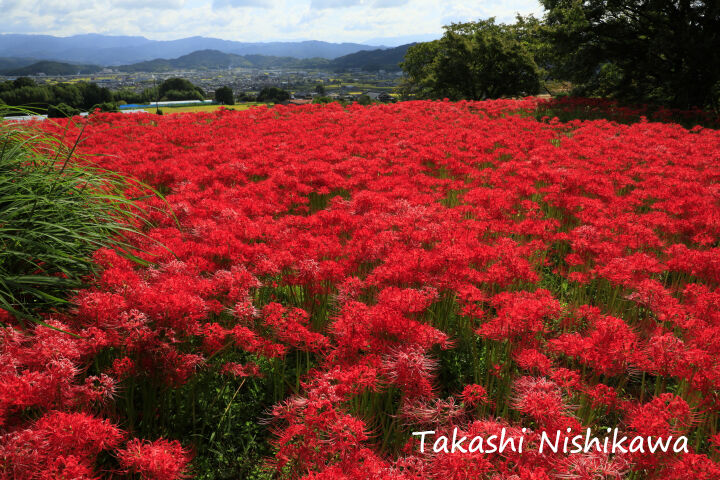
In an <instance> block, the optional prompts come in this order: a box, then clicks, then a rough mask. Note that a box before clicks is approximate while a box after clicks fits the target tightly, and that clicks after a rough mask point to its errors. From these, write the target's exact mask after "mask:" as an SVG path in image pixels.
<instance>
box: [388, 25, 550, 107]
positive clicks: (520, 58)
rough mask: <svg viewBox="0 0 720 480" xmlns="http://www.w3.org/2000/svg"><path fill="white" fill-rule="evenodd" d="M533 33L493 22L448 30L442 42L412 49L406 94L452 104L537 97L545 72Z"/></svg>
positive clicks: (406, 68)
mask: <svg viewBox="0 0 720 480" xmlns="http://www.w3.org/2000/svg"><path fill="white" fill-rule="evenodd" d="M528 25H532V21H530V22H529V23H528ZM528 31H529V28H526V27H525V26H521V27H518V26H511V25H505V24H498V23H495V20H494V19H493V18H491V19H489V20H481V21H478V22H468V23H454V24H451V25H449V26H446V27H445V34H444V35H443V37H442V38H441V39H439V40H435V41H433V42H426V43H419V44H416V45H413V46H412V47H410V48H409V49H408V53H407V55H406V56H405V60H404V61H403V63H402V67H403V70H404V71H405V73H406V75H407V78H406V81H405V82H404V86H403V88H404V91H405V93H406V94H411V95H416V96H420V97H427V98H444V97H447V98H450V99H451V100H459V99H474V100H477V99H482V98H498V97H502V96H510V95H530V94H534V93H537V92H538V91H539V89H540V69H539V67H538V66H537V64H536V63H535V60H534V57H533V54H532V49H531V48H530V47H529V43H530V40H531V37H530V36H529V35H528V34H527V32H528ZM520 33H525V34H526V35H525V36H524V37H523V36H522V35H520Z"/></svg>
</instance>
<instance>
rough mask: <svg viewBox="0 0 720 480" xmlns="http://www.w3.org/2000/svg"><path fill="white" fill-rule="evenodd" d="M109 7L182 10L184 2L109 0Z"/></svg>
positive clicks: (182, 0) (174, 0) (176, 0)
mask: <svg viewBox="0 0 720 480" xmlns="http://www.w3.org/2000/svg"><path fill="white" fill-rule="evenodd" d="M110 6H111V7H118V8H125V9H138V8H149V9H152V10H168V9H175V8H183V7H184V6H185V0H111V1H110Z"/></svg>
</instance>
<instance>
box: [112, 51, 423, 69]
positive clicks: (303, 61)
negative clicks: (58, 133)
mask: <svg viewBox="0 0 720 480" xmlns="http://www.w3.org/2000/svg"><path fill="white" fill-rule="evenodd" d="M409 47H410V45H402V46H400V47H396V48H389V49H385V50H382V49H376V50H363V51H360V52H355V53H351V54H349V55H343V56H342V57H338V58H336V59H334V60H328V59H325V58H319V57H316V58H293V57H275V56H267V55H235V54H233V53H224V52H221V51H218V50H199V51H197V52H192V53H190V54H188V55H183V56H181V57H178V58H175V59H170V60H167V59H164V58H158V59H155V60H148V61H146V62H139V63H135V64H131V65H120V66H118V67H117V69H118V70H120V71H123V72H167V71H171V70H185V69H194V70H199V69H219V68H232V67H248V68H281V67H282V68H300V69H305V68H319V69H325V70H335V71H338V70H340V71H342V70H349V69H360V70H367V71H376V70H387V71H393V70H399V69H400V67H399V65H398V64H399V63H400V62H401V61H402V60H403V57H404V56H405V53H406V52H407V49H408V48H409Z"/></svg>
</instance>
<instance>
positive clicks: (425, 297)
mask: <svg viewBox="0 0 720 480" xmlns="http://www.w3.org/2000/svg"><path fill="white" fill-rule="evenodd" d="M538 103H539V101H538V100H536V99H524V100H497V101H486V102H460V103H450V102H406V103H398V104H394V105H380V106H373V107H368V108H365V107H360V106H357V105H355V106H350V107H347V108H344V107H341V106H339V105H332V104H331V105H327V106H313V105H309V106H302V107H295V108H290V107H287V108H286V107H282V106H277V107H275V108H254V109H251V110H249V111H245V112H236V111H229V110H219V111H217V112H215V113H204V114H187V115H185V114H178V115H169V116H165V117H157V116H154V115H150V114H138V115H114V114H96V115H93V116H91V117H89V118H88V119H87V120H83V122H85V125H84V133H85V134H86V136H87V138H86V139H85V140H84V142H83V143H82V146H81V150H83V151H84V152H88V153H93V154H95V155H94V156H93V157H89V158H91V159H92V161H95V162H98V163H99V164H100V165H101V166H102V167H103V168H107V169H110V170H113V171H117V172H121V173H123V174H126V175H130V176H132V177H135V178H138V179H140V180H142V181H144V182H147V183H148V184H150V185H152V186H153V187H155V188H157V189H158V190H160V191H162V192H166V198H165V200H166V202H167V205H166V204H165V203H164V202H163V201H162V200H160V199H158V198H155V197H152V196H144V195H140V193H141V192H139V191H135V190H133V191H128V192H127V194H128V195H129V196H133V197H139V198H142V200H140V205H139V206H140V207H142V209H143V210H144V211H145V212H146V217H148V218H147V220H148V223H142V224H141V223H138V227H139V228H140V229H141V230H142V231H143V234H142V235H137V236H135V237H133V238H131V241H132V242H134V244H135V245H137V255H138V256H140V257H142V258H145V259H146V260H148V262H150V266H147V267H141V266H138V265H136V264H133V263H131V262H130V261H128V260H126V259H124V258H122V257H120V256H119V255H117V254H115V253H113V252H108V251H99V252H98V253H97V255H96V262H97V264H98V265H99V266H100V267H101V273H100V274H99V276H98V277H97V279H96V282H95V285H94V286H93V287H92V288H89V289H87V290H85V291H82V292H81V293H80V294H79V295H78V296H77V298H76V299H75V305H76V308H75V309H74V310H73V311H71V312H69V313H67V314H62V315H60V314H55V315H52V316H50V317H49V318H48V319H47V322H48V323H49V324H50V325H52V326H54V327H57V328H59V329H61V330H65V331H70V332H72V333H75V334H76V336H71V335H67V334H66V333H63V332H61V331H59V330H55V329H51V328H47V327H37V328H35V329H34V331H32V332H23V331H21V330H20V329H19V328H18V327H8V328H5V329H3V330H2V331H0V359H1V361H0V478H2V479H3V480H4V479H11V478H18V479H22V478H95V477H97V476H99V475H102V474H103V473H105V471H104V470H102V468H100V467H99V466H98V464H97V461H98V460H97V459H98V456H99V454H100V453H101V452H102V451H107V452H109V453H110V454H111V456H112V457H114V460H113V462H114V463H113V462H110V464H112V465H114V468H115V471H114V474H115V475H118V474H123V473H125V474H137V475H139V476H140V477H142V478H148V479H151V478H152V479H161V480H167V479H171V478H180V477H181V476H183V475H184V473H188V472H189V470H187V465H188V462H189V461H190V457H189V455H188V453H187V452H188V451H189V450H190V449H191V448H192V447H193V445H192V444H191V439H186V438H178V439H172V440H166V439H158V438H153V439H149V440H140V439H138V438H133V437H134V436H135V433H134V432H133V431H132V429H128V430H129V432H128V433H127V434H126V433H124V432H121V431H120V429H119V428H118V425H120V426H123V428H125V425H126V424H125V423H124V419H123V418H122V417H121V416H120V417H118V412H119V411H120V410H118V409H115V408H112V406H113V405H114V404H116V403H118V404H119V403H120V402H119V400H120V399H121V398H123V395H125V394H126V390H125V388H124V386H127V385H129V384H131V383H132V382H134V381H139V380H140V379H142V380H144V381H148V382H152V383H153V384H155V385H158V386H159V387H160V386H161V387H162V388H166V389H168V388H169V389H172V388H177V387H178V386H180V385H183V384H184V383H186V382H188V381H189V380H190V379H191V378H193V376H194V375H196V374H197V372H198V371H200V370H203V371H210V372H216V373H217V374H219V375H222V374H226V375H229V378H232V377H257V378H265V377H267V376H268V373H269V371H267V370H265V371H264V369H265V368H266V367H264V366H266V365H268V364H270V363H273V362H275V363H277V362H286V361H287V362H290V363H292V364H293V365H295V364H296V362H300V361H301V360H300V359H305V360H302V361H305V362H307V364H308V365H310V366H311V367H312V368H311V370H310V371H309V372H308V373H307V374H305V373H304V372H301V373H300V375H301V377H300V378H298V379H297V384H298V385H299V388H297V389H296V390H295V391H294V392H292V395H289V396H288V397H286V398H285V399H284V400H283V401H281V402H279V403H278V404H276V405H275V406H274V407H273V408H272V412H271V416H272V420H271V428H272V429H273V432H274V434H275V437H274V438H275V441H274V447H275V452H276V454H275V458H274V459H270V462H269V463H271V464H273V465H275V466H276V467H277V468H278V469H279V471H281V472H284V474H288V475H290V476H292V477H303V478H307V479H318V480H319V479H328V480H330V479H332V480H336V479H345V478H347V479H363V478H366V479H387V480H390V479H392V480H420V479H432V478H438V479H449V478H454V479H465V478H480V477H482V478H489V479H494V480H501V479H521V480H547V479H550V478H575V479H587V480H589V479H595V478H623V476H624V475H626V473H627V472H632V471H640V470H642V471H644V473H643V475H647V478H651V479H654V478H663V479H670V480H672V479H678V480H679V479H683V478H696V479H708V480H710V479H717V478H720V464H718V463H715V460H716V459H717V458H718V457H717V453H716V445H717V444H718V441H717V438H718V426H717V418H718V414H719V413H720V402H719V401H718V400H719V399H718V396H717V392H718V391H720V361H718V358H719V355H720V313H719V312H720V261H718V253H719V252H720V245H719V243H718V242H719V241H720V187H719V185H720V132H718V131H715V130H710V129H702V128H696V129H693V130H691V131H688V130H686V129H684V128H682V127H680V126H678V125H673V124H661V123H648V122H640V123H635V124H631V125H621V124H618V123H614V122H610V121H605V120H595V121H572V122H569V123H562V122H560V121H558V120H555V121H550V122H539V121H536V120H535V119H534V118H533V116H532V115H531V114H532V113H534V112H535V111H536V108H537V107H538ZM43 128H45V129H47V130H50V131H55V132H57V133H58V134H60V133H61V132H62V130H63V129H64V128H65V125H54V124H46V125H43ZM67 128H69V130H70V132H69V133H66V134H65V135H66V138H71V137H72V133H73V132H77V131H79V129H80V128H81V126H79V125H77V126H72V125H70V126H68V127H67ZM168 205H169V206H170V207H171V209H172V212H173V213H174V215H169V214H168V208H167V206H168ZM2 318H3V322H5V323H8V324H12V320H10V319H5V316H4V317H2ZM227 352H236V353H240V352H242V353H243V355H245V357H243V358H251V360H250V361H248V362H245V360H242V362H237V361H235V360H237V357H235V359H234V360H227V359H225V356H224V355H225V353H227ZM100 357H102V358H103V363H100V365H105V367H104V368H103V369H102V371H99V372H95V373H94V374H93V375H90V374H88V373H87V372H88V368H89V367H90V366H91V365H97V364H98V363H97V360H98V358H100ZM291 357H292V360H289V358H291ZM283 371H285V370H283ZM288 371H289V370H288ZM293 371H294V370H293ZM275 372H277V371H275ZM244 380H245V378H243V379H240V380H239V381H244ZM285 380H287V379H285ZM291 380H292V381H287V382H286V383H288V384H295V383H296V382H295V380H296V379H291ZM606 427H612V428H615V427H617V428H618V429H620V430H621V432H622V433H623V434H625V435H631V434H632V435H644V436H657V435H687V436H688V439H689V442H688V445H690V453H688V454H684V455H683V454H676V453H673V452H667V453H666V452H660V451H658V452H655V453H652V454H650V453H647V454H645V455H639V454H638V453H628V454H622V453H618V454H615V455H612V454H610V455H608V454H605V453H599V452H594V451H591V452H588V453H582V454H568V453H562V452H558V453H554V452H550V453H548V452H547V450H546V451H545V452H544V453H542V454H539V453H538V452H537V450H536V449H533V446H537V444H538V442H539V441H540V438H541V433H542V432H548V435H550V436H551V437H554V432H555V431H556V430H561V431H562V432H563V435H568V436H572V435H576V434H582V433H583V432H584V429H586V428H594V429H597V430H598V432H599V434H603V433H604V430H605V428H606ZM454 428H457V429H458V431H459V432H461V433H462V434H463V435H468V436H477V435H483V436H488V435H500V432H501V431H503V429H505V430H504V431H505V432H506V435H507V436H509V437H513V438H516V439H518V438H519V437H521V436H522V435H525V437H526V447H525V453H522V454H519V453H515V452H512V451H504V452H494V453H487V454H482V453H477V452H476V453H459V452H454V453H453V452H450V453H446V452H427V451H426V452H425V453H421V452H420V450H419V445H418V442H417V439H416V438H414V437H412V436H411V432H412V431H418V430H427V429H431V430H437V431H438V434H439V433H440V432H452V431H453V429H454ZM523 428H525V429H526V430H525V433H523V431H522V429H523ZM568 430H570V431H571V432H572V433H570V432H569V431H568ZM158 436H159V435H158ZM41 467H42V468H41ZM687 475H691V476H690V477H688V476H687Z"/></svg>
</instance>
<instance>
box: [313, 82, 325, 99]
mask: <svg viewBox="0 0 720 480" xmlns="http://www.w3.org/2000/svg"><path fill="white" fill-rule="evenodd" d="M315 93H317V94H318V95H320V96H321V97H322V96H324V95H325V85H323V84H322V83H318V84H317V85H315Z"/></svg>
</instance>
